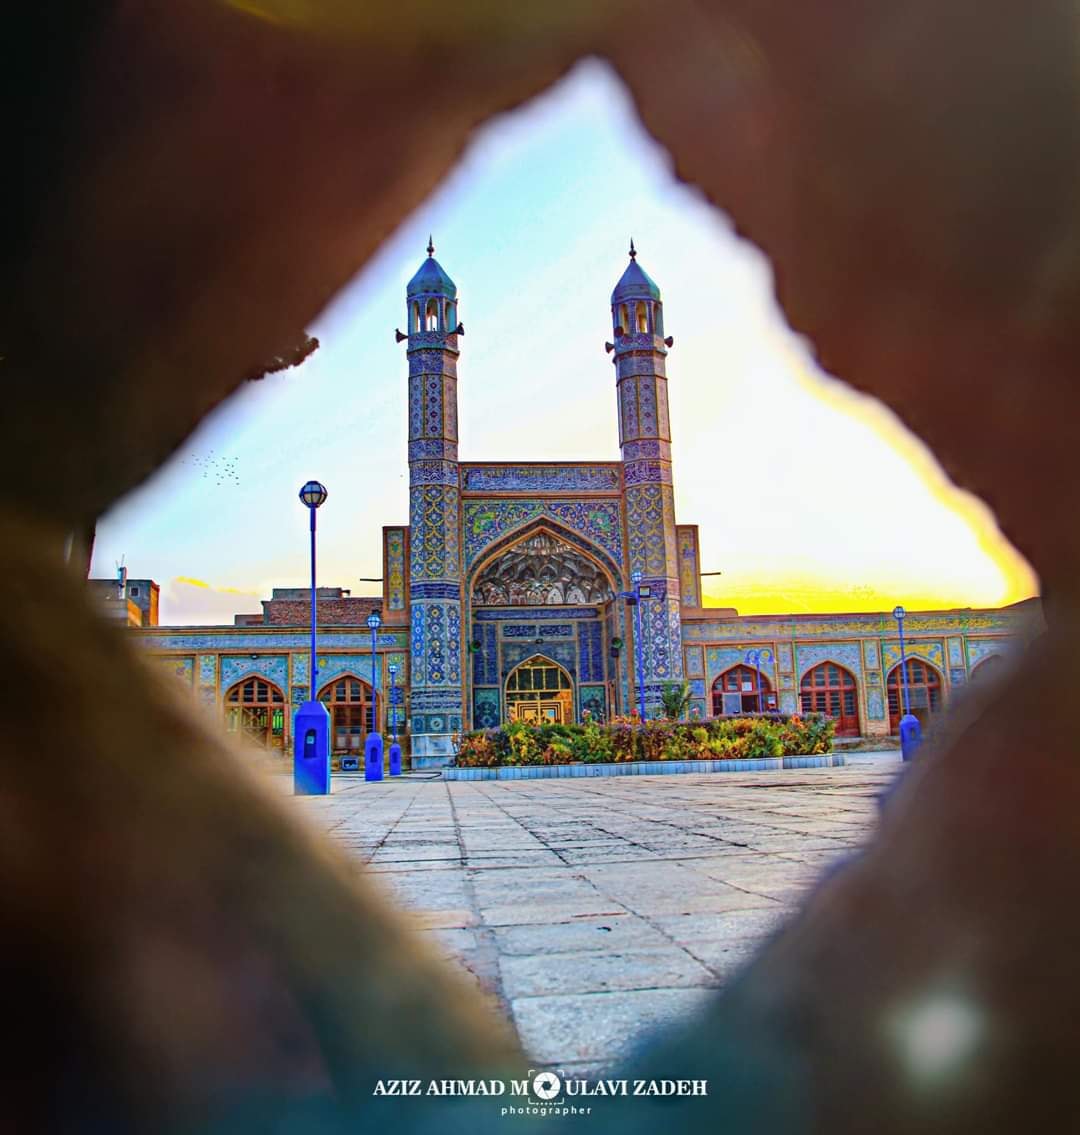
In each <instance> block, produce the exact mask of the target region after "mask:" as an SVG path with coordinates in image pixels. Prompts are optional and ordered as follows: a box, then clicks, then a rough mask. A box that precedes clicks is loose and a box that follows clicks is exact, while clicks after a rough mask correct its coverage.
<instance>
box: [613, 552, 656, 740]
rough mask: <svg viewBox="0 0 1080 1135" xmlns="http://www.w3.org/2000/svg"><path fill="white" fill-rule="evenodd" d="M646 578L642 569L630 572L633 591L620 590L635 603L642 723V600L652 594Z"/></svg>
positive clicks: (639, 703) (643, 687) (643, 699)
mask: <svg viewBox="0 0 1080 1135" xmlns="http://www.w3.org/2000/svg"><path fill="white" fill-rule="evenodd" d="M643 578H644V576H642V574H641V572H640V571H635V572H631V573H630V582H631V583H632V584H633V585H634V590H633V591H620V592H619V598H620V599H626V600H627V601H628V602H629V601H631V600H632V601H633V605H634V654H635V655H636V657H637V688H638V712H639V713H640V715H641V724H642V725H644V724H645V656H644V653H643V651H644V644H643V643H642V641H641V601H642V599H647V598H648V597H649V596H650V595H651V594H652V588H651V587H642V586H641V581H642V579H643Z"/></svg>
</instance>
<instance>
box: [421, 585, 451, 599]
mask: <svg viewBox="0 0 1080 1135" xmlns="http://www.w3.org/2000/svg"><path fill="white" fill-rule="evenodd" d="M409 595H410V597H411V598H413V599H460V598H461V584H460V583H410V584H409Z"/></svg>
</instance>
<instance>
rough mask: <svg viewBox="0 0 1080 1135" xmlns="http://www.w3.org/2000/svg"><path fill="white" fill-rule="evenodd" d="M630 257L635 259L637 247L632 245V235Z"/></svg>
mask: <svg viewBox="0 0 1080 1135" xmlns="http://www.w3.org/2000/svg"><path fill="white" fill-rule="evenodd" d="M630 259H631V260H636V259H637V249H636V248H635V247H634V238H633V237H631V238H630Z"/></svg>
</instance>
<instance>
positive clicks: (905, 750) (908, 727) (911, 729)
mask: <svg viewBox="0 0 1080 1135" xmlns="http://www.w3.org/2000/svg"><path fill="white" fill-rule="evenodd" d="M892 615H893V618H894V619H895V620H896V628H897V630H898V631H899V633H900V680H901V683H902V687H903V698H904V716H903V717H902V718H901V719H900V755H901V757H902V758H903V759H904V760H905V761H910V760H911V758H912V757H913V756H914V755H915V750H916V749H917V748H918V747H919V745H920V743H921V742H922V726H921V725H920V724H919V719H918V718H917V717H915V715H914V714H913V713H912V712H911V698H910V695H909V694H908V672H907V652H906V651H905V649H904V619H906V618H907V611H905V610H904V608H903V607H900V606H896V607H894V608H893V613H892Z"/></svg>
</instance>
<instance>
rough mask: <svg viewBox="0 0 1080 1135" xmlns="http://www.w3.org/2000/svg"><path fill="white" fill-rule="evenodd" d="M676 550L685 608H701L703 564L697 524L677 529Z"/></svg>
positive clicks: (684, 525)
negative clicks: (699, 550)
mask: <svg viewBox="0 0 1080 1135" xmlns="http://www.w3.org/2000/svg"><path fill="white" fill-rule="evenodd" d="M675 548H676V554H677V555H678V558H679V596H680V598H681V599H682V605H683V606H684V607H700V606H701V564H700V556H699V553H698V529H697V525H696V524H680V525H678V526H677V527H676V529H675Z"/></svg>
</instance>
